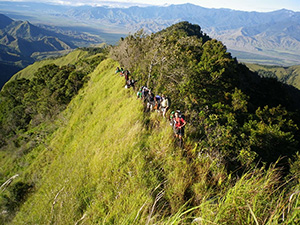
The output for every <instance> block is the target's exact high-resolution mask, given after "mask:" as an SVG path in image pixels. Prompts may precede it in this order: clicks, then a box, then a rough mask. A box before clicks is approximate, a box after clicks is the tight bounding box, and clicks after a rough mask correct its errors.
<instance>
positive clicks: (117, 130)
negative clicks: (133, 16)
mask: <svg viewBox="0 0 300 225" xmlns="http://www.w3.org/2000/svg"><path fill="white" fill-rule="evenodd" d="M79 51H84V50H79ZM72 54H73V55H72ZM85 54H86V53H84V52H82V53H79V52H75V53H74V52H72V53H71V54H70V55H69V56H65V57H62V58H61V61H59V60H58V59H55V60H54V59H52V60H53V61H52V63H51V60H47V62H48V63H49V64H47V65H45V64H46V63H45V64H44V65H42V64H38V63H36V64H33V65H32V68H30V70H31V71H38V73H35V75H34V77H28V79H26V77H25V76H27V75H25V74H26V73H25V72H26V70H24V74H23V75H24V77H23V78H22V79H16V80H13V81H10V82H8V83H7V85H5V86H4V89H3V90H2V91H1V92H0V94H1V98H0V104H1V106H6V108H5V110H3V107H0V128H1V130H0V131H1V133H0V134H2V131H3V129H4V128H6V129H9V130H8V131H10V132H8V133H9V138H8V137H3V136H2V137H1V140H4V141H2V142H0V144H1V145H2V147H1V151H0V156H1V157H0V163H1V165H3V166H2V167H1V168H0V181H1V184H3V185H1V192H0V209H1V212H2V213H1V214H0V221H1V222H3V223H7V224H24V223H25V224H48V223H50V224H83V223H86V224H192V223H196V224H197V223H202V222H203V221H205V223H206V222H207V223H210V224H211V223H213V224H232V222H233V221H234V222H235V223H237V224H244V223H246V224H255V223H262V224H264V223H269V224H278V223H281V224H282V223H283V224H293V223H295V224H297V223H298V222H299V210H298V208H299V197H300V195H299V193H298V192H297V190H298V188H299V185H300V184H299V180H300V179H299V165H300V163H299V162H300V156H299V153H297V151H298V150H299V145H300V143H299V140H300V136H299V132H298V126H299V125H300V121H299V118H300V117H299V112H297V109H299V108H300V106H299V102H298V100H299V90H296V89H293V88H292V87H290V86H288V85H286V84H283V83H280V82H278V81H276V80H275V79H269V78H262V77H259V76H258V75H257V74H255V73H252V72H251V71H249V69H248V68H247V67H245V66H244V65H242V64H239V63H238V62H237V61H236V60H235V59H234V58H232V57H231V55H230V53H228V52H227V49H226V47H225V46H224V45H223V44H222V43H221V42H220V41H217V40H214V39H211V38H210V37H208V36H207V35H205V34H204V33H203V32H202V30H201V28H200V26H199V25H196V24H190V23H188V22H181V23H178V24H175V25H172V26H171V27H168V28H166V29H164V30H162V31H160V32H157V33H155V34H151V35H145V34H143V33H142V32H138V33H135V34H133V35H129V36H128V37H126V38H124V39H123V40H121V41H120V42H119V44H118V45H117V46H114V47H112V48H110V54H109V57H108V53H107V49H97V48H95V49H89V51H88V54H87V55H85ZM83 55H84V57H80V56H83ZM68 57H69V58H68ZM76 57H78V58H77V59H76ZM70 58H73V59H74V60H73V64H72V65H64V62H63V61H70ZM112 58H113V59H112ZM83 59H85V60H86V61H84V63H83V62H82V60H83ZM116 60H117V61H116ZM54 61H55V63H57V64H58V63H60V64H61V65H63V66H57V65H55V64H54ZM92 62H94V66H91V67H90V69H89V70H84V69H86V67H89V66H90V65H91V64H92ZM40 66H41V67H40ZM117 66H122V67H124V68H125V69H128V70H130V71H131V78H134V79H138V83H137V87H140V86H142V85H147V86H148V87H149V88H151V91H152V92H153V93H154V94H160V93H162V94H165V95H166V96H168V97H169V98H170V100H171V107H170V110H169V112H168V115H169V114H171V111H172V110H178V109H180V110H181V112H182V113H183V114H184V118H185V120H186V121H187V122H188V123H187V125H186V129H185V135H184V147H183V148H181V147H180V146H179V145H178V143H177V140H176V139H175V138H174V136H173V135H174V134H173V129H172V127H171V126H170V125H169V120H168V119H167V118H163V117H162V115H161V114H160V113H159V112H154V111H153V112H149V111H148V110H147V108H146V104H144V101H142V100H141V99H138V98H137V95H136V90H132V88H124V83H125V81H124V76H122V75H121V74H119V73H116V72H115V68H116V67H117ZM33 67H36V68H33ZM37 67H39V68H37ZM80 71H83V72H86V74H85V76H86V79H84V80H85V83H84V85H83V86H82V88H81V89H80V90H78V92H76V94H75V95H73V96H72V98H71V101H70V102H68V103H67V105H65V107H64V108H63V111H60V112H57V110H58V109H59V106H58V105H57V104H55V101H54V100H55V99H58V100H59V101H61V100H63V99H62V97H63V94H64V93H66V94H67V93H69V91H72V90H73V87H74V85H73V84H75V83H76V79H74V78H76V77H78V76H79V77H80V74H78V72H80ZM27 72H28V71H27ZM28 74H30V73H28ZM70 84H71V85H70ZM24 87H26V88H27V90H26V88H24ZM66 90H67V92H66ZM11 93H14V94H13V95H12V94H11ZM292 94H293V95H292ZM293 98H296V99H297V101H295V102H293ZM45 100H46V101H45ZM297 103H298V104H297ZM13 106H14V107H13ZM40 109H42V110H41V111H40ZM34 112H35V113H36V114H35V115H32V114H33V113H34ZM53 112H56V113H53ZM52 113H53V114H52ZM24 114H26V115H29V116H31V117H30V118H29V119H28V118H25V119H27V120H22V121H16V123H14V124H13V126H12V124H11V123H7V121H11V120H12V119H15V120H16V117H14V115H19V116H21V118H24V117H23V115H24ZM4 115H5V116H4ZM5 122H6V124H5ZM21 123H23V124H25V123H26V124H25V125H24V126H20V124H21ZM3 142H6V143H3ZM282 156H284V157H282ZM287 181H288V182H287ZM291 196H292V197H291ZM283 213H284V215H285V216H284V219H283V217H282V214H283ZM254 215H255V216H254Z"/></svg>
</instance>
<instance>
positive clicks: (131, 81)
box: [115, 67, 138, 90]
mask: <svg viewBox="0 0 300 225" xmlns="http://www.w3.org/2000/svg"><path fill="white" fill-rule="evenodd" d="M115 73H116V74H117V73H120V76H121V77H124V78H125V88H130V87H132V88H133V89H134V90H135V83H136V82H137V81H138V80H134V79H132V78H130V72H129V70H124V69H123V68H122V67H117V68H116V72H115Z"/></svg>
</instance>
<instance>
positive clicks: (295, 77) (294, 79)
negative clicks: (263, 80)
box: [246, 63, 300, 89]
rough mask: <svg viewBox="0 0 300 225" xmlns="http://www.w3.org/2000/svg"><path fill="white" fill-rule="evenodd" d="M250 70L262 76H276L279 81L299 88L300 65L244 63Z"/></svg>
mask: <svg viewBox="0 0 300 225" xmlns="http://www.w3.org/2000/svg"><path fill="white" fill-rule="evenodd" d="M246 65H247V67H248V68H250V69H251V70H252V71H255V72H257V73H258V74H259V75H260V76H262V77H271V78H276V79H278V80H279V81H281V82H284V83H286V84H289V85H293V86H294V87H296V88H298V89H300V66H290V67H279V66H263V65H255V64H249V63H247V64H246Z"/></svg>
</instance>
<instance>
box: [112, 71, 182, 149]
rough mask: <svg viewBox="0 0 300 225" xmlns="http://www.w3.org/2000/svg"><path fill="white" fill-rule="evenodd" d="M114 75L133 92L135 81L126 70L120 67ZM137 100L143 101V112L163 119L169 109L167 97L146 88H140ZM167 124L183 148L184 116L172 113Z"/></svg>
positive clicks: (179, 112)
mask: <svg viewBox="0 0 300 225" xmlns="http://www.w3.org/2000/svg"><path fill="white" fill-rule="evenodd" d="M115 73H116V74H117V73H120V76H124V77H125V88H130V87H132V88H133V89H134V90H135V83H136V82H137V80H134V79H130V72H129V71H128V70H124V69H123V68H122V67H117V69H116V72H115ZM136 95H137V98H138V99H140V100H141V101H143V103H144V105H145V112H152V111H156V112H158V113H161V114H162V116H163V117H164V118H166V114H167V111H168V110H169V109H170V103H171V101H170V98H169V97H168V96H165V95H164V94H162V95H155V94H154V93H153V92H152V91H151V89H150V88H148V87H146V86H141V87H140V89H139V90H138V91H137V94H136ZM168 119H169V122H170V125H171V126H172V129H173V132H174V134H175V138H176V139H177V140H179V146H180V147H181V148H183V139H182V137H183V136H184V128H185V125H186V121H185V118H184V115H183V114H182V112H181V111H180V110H176V111H172V112H171V113H170V114H169V118H168Z"/></svg>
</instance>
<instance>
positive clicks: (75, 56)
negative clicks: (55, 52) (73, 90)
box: [11, 49, 87, 80]
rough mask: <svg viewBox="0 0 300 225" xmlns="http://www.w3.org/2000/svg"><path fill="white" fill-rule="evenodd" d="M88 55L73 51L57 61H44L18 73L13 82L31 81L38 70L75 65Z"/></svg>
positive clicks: (84, 52)
mask: <svg viewBox="0 0 300 225" xmlns="http://www.w3.org/2000/svg"><path fill="white" fill-rule="evenodd" d="M86 54H87V52H86V51H81V50H79V49H77V50H74V51H72V52H71V53H70V54H67V55H65V56H62V57H58V58H56V59H54V60H53V59H46V60H42V61H38V62H35V63H34V64H32V65H29V66H27V67H26V68H24V69H23V70H21V71H19V72H18V73H16V74H15V75H14V76H12V78H11V80H16V79H21V78H28V79H30V78H31V77H32V76H33V74H34V73H35V72H37V70H38V68H40V67H42V66H45V65H48V64H51V63H54V64H56V65H58V66H64V65H68V64H74V63H75V62H77V60H79V59H80V58H82V57H84V56H85V55H86Z"/></svg>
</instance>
